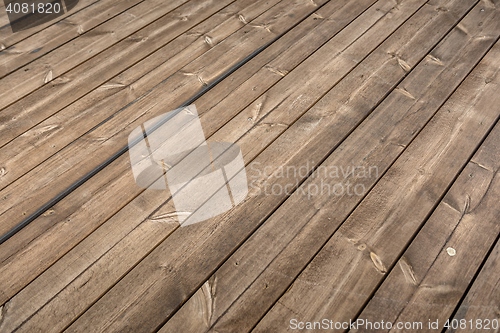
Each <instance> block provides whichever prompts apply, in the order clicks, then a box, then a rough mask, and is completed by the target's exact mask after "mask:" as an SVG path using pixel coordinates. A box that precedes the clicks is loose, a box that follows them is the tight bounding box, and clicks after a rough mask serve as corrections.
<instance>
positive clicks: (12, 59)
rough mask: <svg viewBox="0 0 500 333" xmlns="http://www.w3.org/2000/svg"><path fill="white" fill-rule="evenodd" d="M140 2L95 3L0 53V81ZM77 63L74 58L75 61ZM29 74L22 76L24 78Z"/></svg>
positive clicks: (126, 0)
mask: <svg viewBox="0 0 500 333" xmlns="http://www.w3.org/2000/svg"><path fill="white" fill-rule="evenodd" d="M141 1H142V0H135V1H128V0H121V1H98V2H95V3H92V4H90V5H89V6H87V7H86V8H83V9H81V10H80V11H78V12H76V13H74V12H73V11H71V14H72V15H70V16H67V17H66V18H64V19H63V20H61V21H60V22H58V24H53V25H51V26H49V27H47V28H46V29H44V30H41V31H39V32H37V33H34V34H32V35H31V36H30V37H28V38H26V39H24V40H22V41H20V42H19V43H17V44H16V45H12V46H10V47H8V48H6V49H4V50H3V51H1V52H0V54H1V57H0V78H2V77H4V76H5V75H7V74H9V73H12V72H14V71H15V70H17V69H18V68H20V67H22V66H24V65H26V64H28V63H29V62H31V61H33V60H35V59H38V58H40V57H42V56H43V55H45V54H47V53H49V52H51V51H53V50H54V49H56V48H58V47H60V46H61V45H63V44H65V43H67V42H69V41H70V40H72V39H74V38H76V37H78V36H80V35H82V34H85V33H92V32H91V30H92V29H94V28H95V27H96V26H98V25H100V24H102V23H103V22H105V21H108V20H109V19H112V18H113V17H115V16H118V15H120V14H121V13H122V12H123V11H125V10H127V9H129V8H130V7H132V6H135V5H137V4H138V3H139V2H141ZM75 60H76V61H77V59H75ZM27 74H28V73H24V74H23V75H24V76H26V75H27Z"/></svg>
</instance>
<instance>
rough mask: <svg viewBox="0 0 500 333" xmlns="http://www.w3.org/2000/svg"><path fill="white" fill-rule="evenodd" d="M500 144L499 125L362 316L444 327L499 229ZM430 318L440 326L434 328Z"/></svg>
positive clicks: (424, 328) (371, 319) (364, 317)
mask: <svg viewBox="0 0 500 333" xmlns="http://www.w3.org/2000/svg"><path fill="white" fill-rule="evenodd" d="M476 75H477V74H476ZM479 75H480V76H481V79H487V77H484V76H482V75H481V74H479ZM492 84H495V83H492ZM499 143H500V124H497V126H496V127H495V128H494V129H493V132H492V133H491V134H490V135H489V136H488V138H487V139H486V141H485V143H484V144H483V145H482V146H481V148H480V149H479V151H478V153H476V155H475V156H474V157H473V158H472V160H471V161H470V162H469V163H468V164H467V166H466V167H465V169H464V170H463V171H462V173H461V174H460V176H459V177H458V179H457V180H456V182H455V183H454V184H453V186H452V187H451V189H450V191H449V192H448V193H447V194H446V196H445V197H444V198H443V200H442V201H441V203H440V204H439V206H438V207H437V208H436V210H435V211H434V212H433V214H432V216H431V217H430V218H429V220H428V221H426V223H425V225H424V227H423V228H422V230H421V231H419V233H418V235H417V236H416V238H415V239H414V241H413V242H412V243H411V244H410V246H409V248H408V249H407V250H406V251H405V253H404V254H403V255H402V257H401V258H400V259H399V260H398V262H397V264H396V265H395V266H394V268H393V269H392V271H391V272H390V274H388V276H387V278H386V279H385V281H384V283H383V284H382V285H381V287H380V288H379V289H378V290H377V292H376V293H375V294H374V296H373V298H372V299H371V300H370V302H369V303H368V305H367V306H366V308H364V309H363V312H362V313H361V314H360V316H359V318H360V319H362V320H366V321H371V322H375V321H380V320H381V319H384V321H386V322H392V323H395V324H394V326H395V328H396V327H397V324H396V323H397V322H401V323H405V322H421V323H422V325H423V326H422V327H423V329H422V331H432V330H436V329H438V328H439V330H442V329H443V325H444V324H445V322H446V320H447V319H448V318H450V316H451V315H452V313H453V311H454V310H455V308H456V307H457V305H458V303H459V301H460V299H461V297H462V295H463V294H464V292H465V290H466V288H467V287H468V285H469V284H470V283H471V280H472V278H473V277H474V275H475V274H476V271H477V270H478V268H479V266H480V264H481V263H482V262H483V259H484V258H485V257H486V255H487V253H488V251H489V249H490V248H491V247H492V246H493V244H494V242H495V240H496V238H497V237H498V234H499V233H500V225H499V224H498V221H499V220H500V207H499V206H498V197H499V195H500V177H499V172H498V171H499V169H500V158H499V157H500V144H499ZM478 318H480V317H478ZM457 319H458V320H460V319H463V317H461V316H458V318H457ZM490 319H491V318H490ZM429 321H430V322H432V323H436V327H429V326H428V325H429ZM471 330H473V329H471ZM359 331H367V328H366V327H361V329H359ZM381 331H396V329H393V330H389V329H387V330H381Z"/></svg>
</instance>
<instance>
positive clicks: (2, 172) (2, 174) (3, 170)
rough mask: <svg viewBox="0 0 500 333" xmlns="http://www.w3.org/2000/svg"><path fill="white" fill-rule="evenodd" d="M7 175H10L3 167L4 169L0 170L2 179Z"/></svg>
mask: <svg viewBox="0 0 500 333" xmlns="http://www.w3.org/2000/svg"><path fill="white" fill-rule="evenodd" d="M7 173H8V171H7V169H5V168H3V167H2V168H0V177H3V176H5V175H6V174H7Z"/></svg>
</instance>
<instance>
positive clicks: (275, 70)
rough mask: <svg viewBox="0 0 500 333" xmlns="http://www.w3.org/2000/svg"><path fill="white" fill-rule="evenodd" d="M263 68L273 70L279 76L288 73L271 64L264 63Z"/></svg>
mask: <svg viewBox="0 0 500 333" xmlns="http://www.w3.org/2000/svg"><path fill="white" fill-rule="evenodd" d="M264 68H266V69H267V70H269V71H271V72H273V73H274V74H278V75H280V76H285V75H287V74H288V71H286V70H282V69H277V68H274V67H272V66H271V65H265V66H264Z"/></svg>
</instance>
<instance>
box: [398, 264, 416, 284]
mask: <svg viewBox="0 0 500 333" xmlns="http://www.w3.org/2000/svg"><path fill="white" fill-rule="evenodd" d="M399 267H400V268H401V270H402V271H403V275H404V277H405V279H406V281H408V282H409V283H411V284H413V285H415V286H416V285H417V284H418V283H417V279H416V278H415V272H414V271H413V267H412V266H411V265H410V263H409V262H408V259H406V258H405V257H402V258H401V260H400V261H399Z"/></svg>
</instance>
